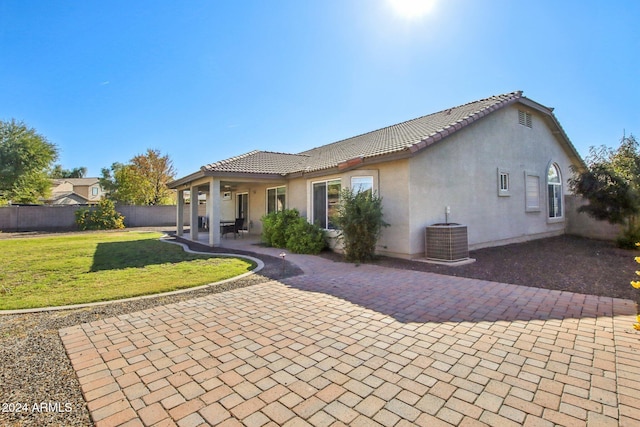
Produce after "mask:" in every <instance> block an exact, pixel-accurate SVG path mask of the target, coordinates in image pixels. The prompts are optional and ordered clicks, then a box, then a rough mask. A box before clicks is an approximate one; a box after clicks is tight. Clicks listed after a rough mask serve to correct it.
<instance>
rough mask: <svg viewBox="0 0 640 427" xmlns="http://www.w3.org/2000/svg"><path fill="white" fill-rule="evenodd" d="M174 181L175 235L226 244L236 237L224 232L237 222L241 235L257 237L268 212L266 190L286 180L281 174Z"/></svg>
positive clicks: (190, 177) (193, 239)
mask: <svg viewBox="0 0 640 427" xmlns="http://www.w3.org/2000/svg"><path fill="white" fill-rule="evenodd" d="M203 175H204V174H203ZM172 184H173V185H172V187H173V188H175V189H176V191H177V210H176V234H177V235H178V236H180V237H185V238H188V239H189V240H192V241H195V242H200V243H203V244H206V245H208V246H212V247H213V246H225V245H224V244H223V240H234V239H228V238H229V237H231V236H227V237H228V238H227V239H223V234H224V232H226V231H229V230H230V228H231V229H233V227H234V226H235V225H236V224H239V232H240V234H241V235H242V237H245V238H246V237H249V236H252V237H254V238H257V237H258V236H259V234H260V230H261V226H260V218H262V216H263V215H264V214H265V213H266V196H265V192H266V191H267V189H268V188H271V187H276V186H282V185H285V184H286V182H285V181H284V179H283V177H282V176H279V175H277V176H260V177H259V178H258V179H257V177H224V178H223V177H219V176H199V177H194V176H189V177H185V178H183V179H182V180H180V181H176V182H174V183H172ZM186 193H188V195H187V194H186ZM187 200H188V202H187ZM196 201H197V203H195V202H196ZM203 202H204V203H203ZM203 204H204V206H203ZM203 207H204V209H203ZM185 215H187V216H188V218H187V219H188V221H185ZM236 221H238V223H237V222H236ZM186 224H188V226H187V225H186ZM229 227H230V228H229ZM187 233H188V234H187ZM185 234H187V235H185ZM234 237H239V236H234Z"/></svg>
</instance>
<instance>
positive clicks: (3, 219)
mask: <svg viewBox="0 0 640 427" xmlns="http://www.w3.org/2000/svg"><path fill="white" fill-rule="evenodd" d="M83 207H85V208H86V206H5V207H0V231H4V232H16V231H71V230H77V229H78V227H77V226H76V218H75V212H76V211H77V210H78V209H81V208H83ZM176 209H177V208H176V206H116V210H117V211H118V212H119V213H120V214H122V215H123V216H124V224H125V226H126V227H164V226H168V227H170V226H172V227H175V226H176ZM198 214H199V215H205V206H204V205H200V206H198ZM183 218H184V225H187V226H188V225H189V219H190V215H189V205H185V208H184V216H183Z"/></svg>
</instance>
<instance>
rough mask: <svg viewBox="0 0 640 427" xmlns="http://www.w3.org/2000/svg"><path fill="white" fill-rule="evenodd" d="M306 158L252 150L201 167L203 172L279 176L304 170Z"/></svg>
mask: <svg viewBox="0 0 640 427" xmlns="http://www.w3.org/2000/svg"><path fill="white" fill-rule="evenodd" d="M307 161H308V156H305V155H299V154H287V153H273V152H270V151H258V150H254V151H251V152H249V153H245V154H242V155H240V156H236V157H231V158H230V159H226V160H221V161H219V162H215V163H210V164H208V165H205V166H203V167H202V168H201V169H202V170H203V171H211V172H239V173H262V174H279V175H286V174H288V173H292V172H297V171H299V170H301V169H304V165H305V163H306V162H307Z"/></svg>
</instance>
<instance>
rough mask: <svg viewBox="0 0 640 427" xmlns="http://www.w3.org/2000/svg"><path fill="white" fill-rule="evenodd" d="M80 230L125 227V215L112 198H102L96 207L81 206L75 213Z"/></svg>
mask: <svg viewBox="0 0 640 427" xmlns="http://www.w3.org/2000/svg"><path fill="white" fill-rule="evenodd" d="M75 215H76V224H77V225H78V228H79V229H80V230H112V229H119V228H124V216H122V215H121V214H120V213H118V212H117V211H116V207H115V205H114V204H113V202H112V201H111V200H108V199H102V200H100V201H99V202H98V205H97V206H96V207H95V209H88V208H81V209H78V210H77V211H76V213H75Z"/></svg>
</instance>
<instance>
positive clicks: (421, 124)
mask: <svg viewBox="0 0 640 427" xmlns="http://www.w3.org/2000/svg"><path fill="white" fill-rule="evenodd" d="M520 98H522V92H521V91H517V92H511V93H506V94H502V95H496V96H492V97H489V98H485V99H481V100H478V101H474V102H470V103H467V104H463V105H459V106H457V107H453V108H449V109H447V110H443V111H439V112H437V113H433V114H429V115H426V116H422V117H418V118H416V119H413V120H408V121H406V122H403V123H398V124H395V125H392V126H388V127H385V128H382V129H378V130H375V131H372V132H368V133H365V134H362V135H358V136H355V137H352V138H348V139H344V140H342V141H338V142H334V143H331V144H327V145H323V146H321V147H317V148H313V149H311V150H307V151H303V152H301V153H298V154H286V153H273V152H268V151H258V150H256V151H251V152H249V153H246V154H242V155H240V156H237V157H232V158H230V159H226V160H222V161H219V162H215V163H211V164H208V165H206V166H203V167H202V168H201V170H202V171H205V172H206V171H210V172H235V173H260V174H281V175H287V174H290V173H295V172H312V171H319V170H323V169H330V168H335V167H343V166H350V165H355V164H357V163H359V162H361V161H362V160H363V159H368V158H372V157H377V156H382V155H389V154H394V153H400V152H407V153H408V154H410V153H414V152H416V151H419V150H421V149H423V148H425V147H427V146H428V145H430V144H432V143H434V142H437V141H439V140H441V139H442V138H444V137H446V136H448V135H450V134H452V133H454V132H456V131H458V130H460V129H462V128H463V127H465V126H467V125H469V124H471V123H473V122H474V121H476V120H478V119H480V118H482V117H484V116H486V115H487V114H489V113H491V112H493V111H496V110H498V109H500V108H503V107H505V106H507V105H509V104H511V103H513V102H516V101H517V100H518V99H520Z"/></svg>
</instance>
